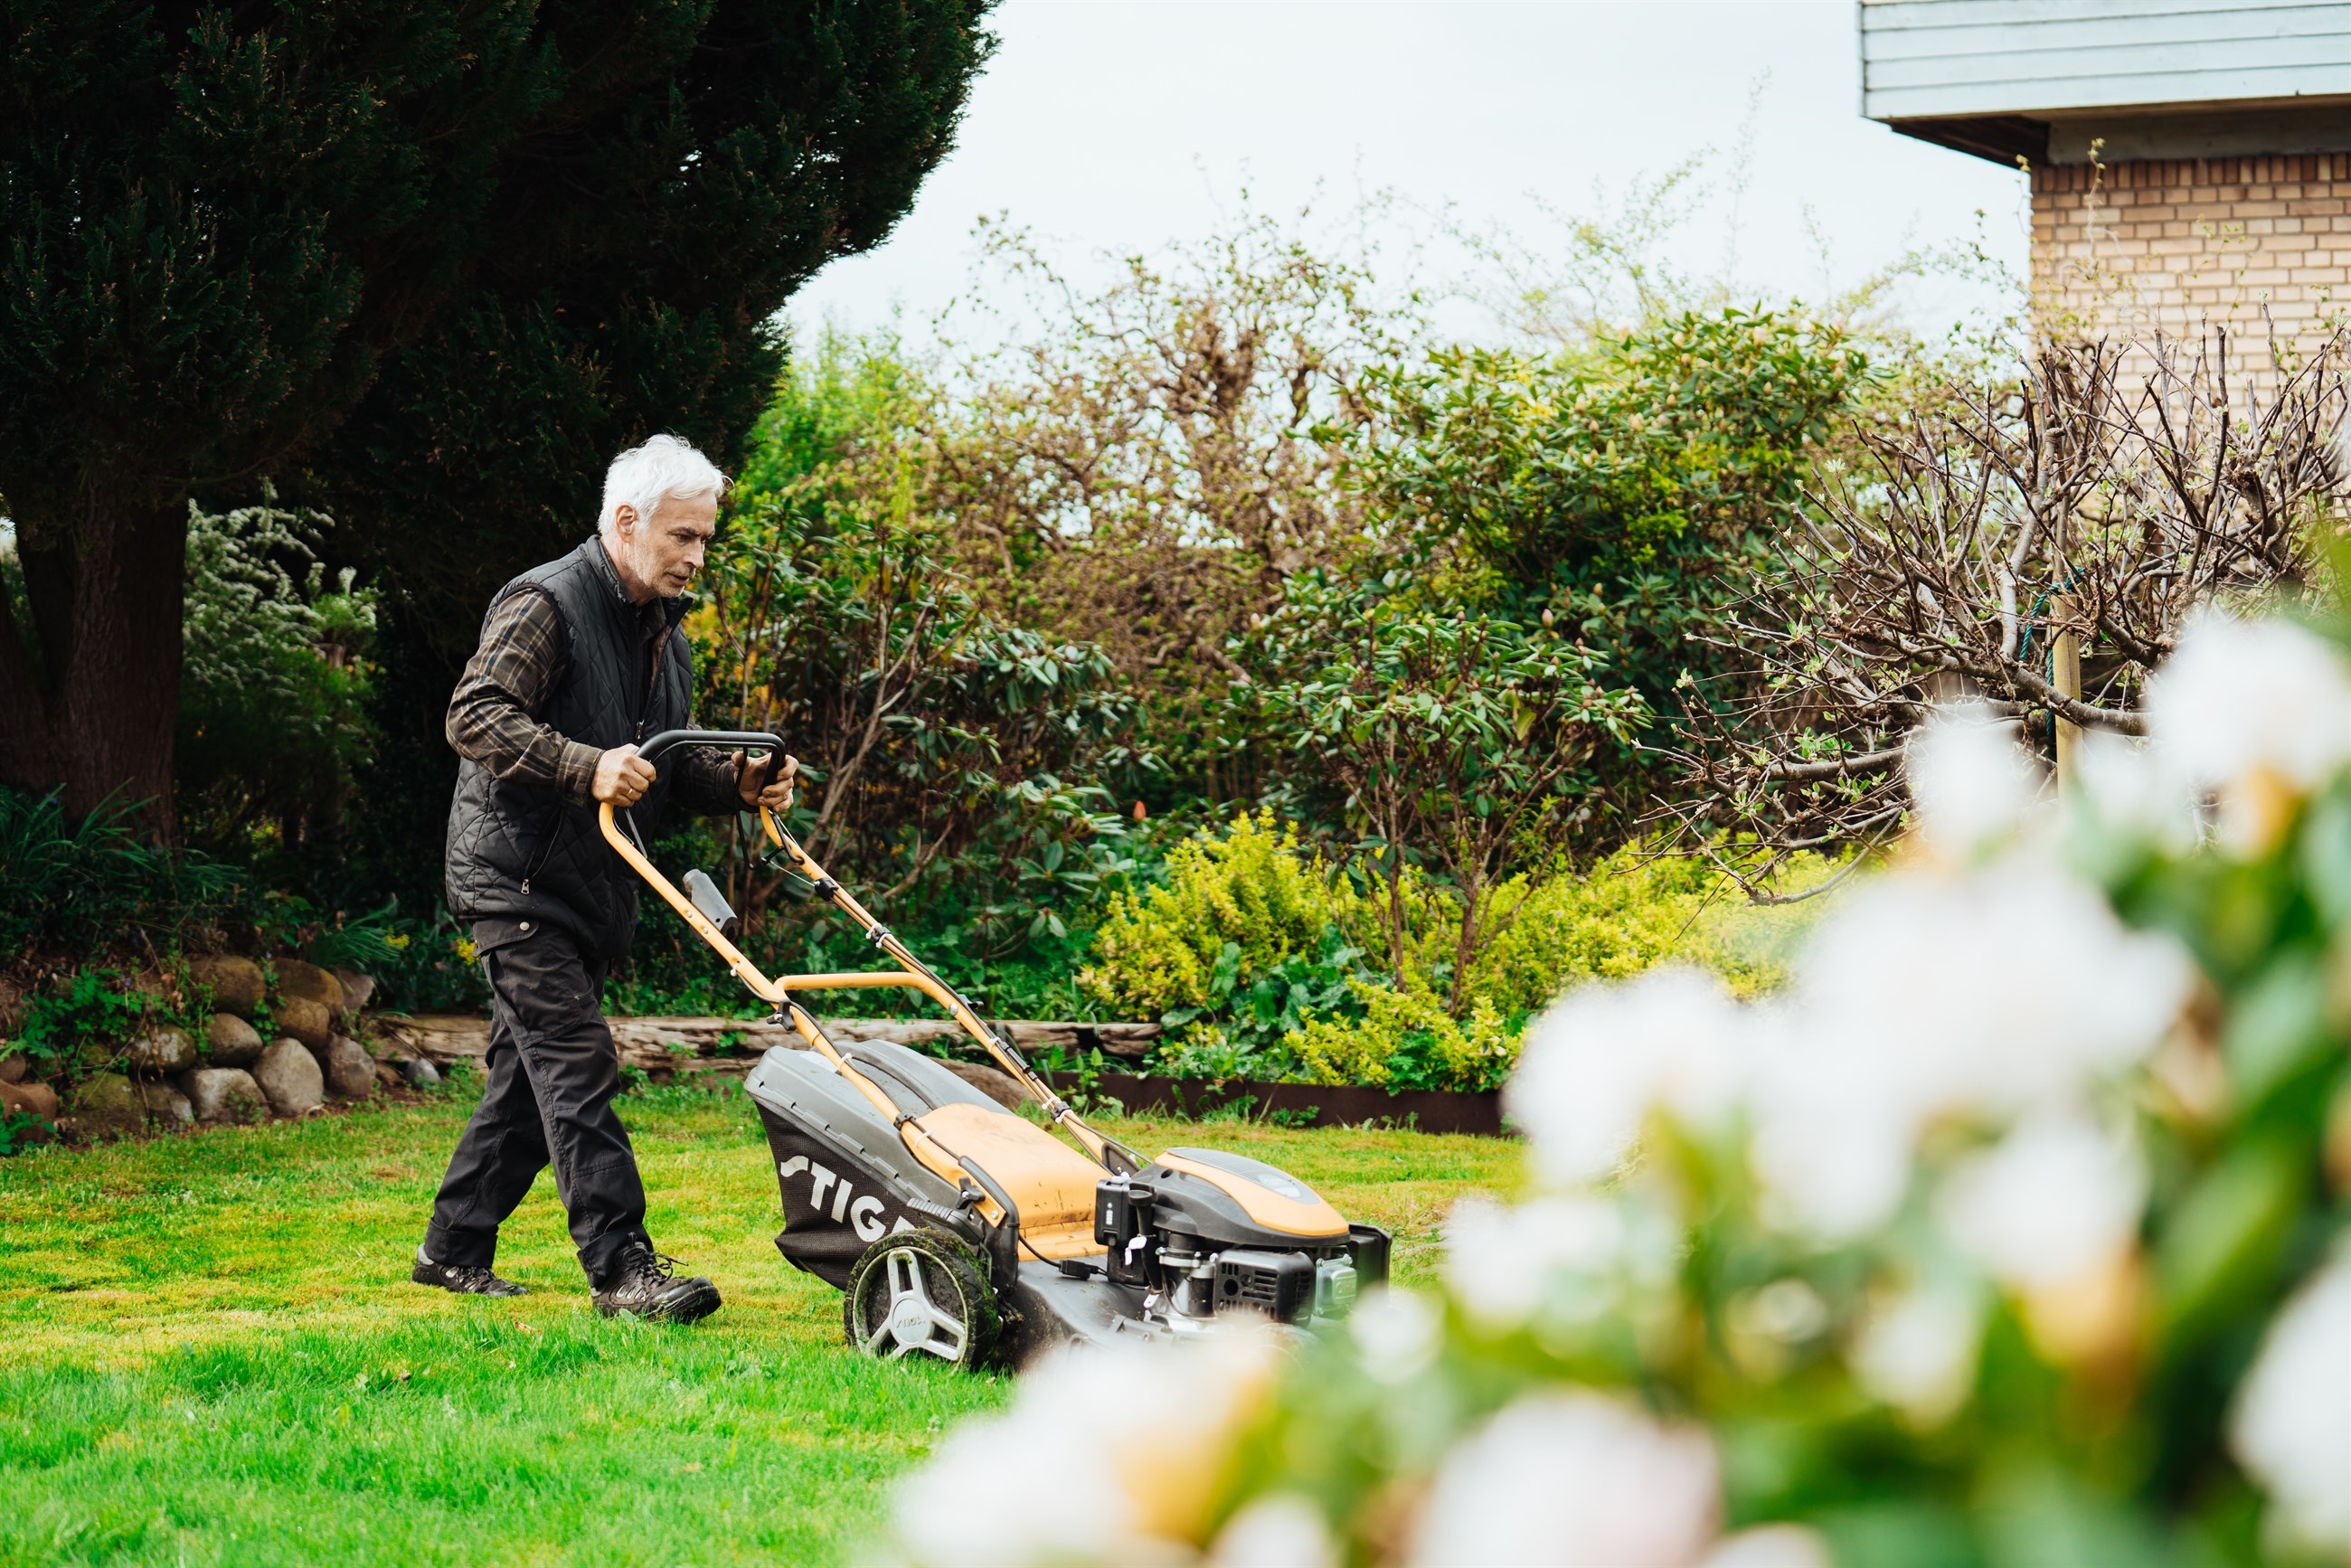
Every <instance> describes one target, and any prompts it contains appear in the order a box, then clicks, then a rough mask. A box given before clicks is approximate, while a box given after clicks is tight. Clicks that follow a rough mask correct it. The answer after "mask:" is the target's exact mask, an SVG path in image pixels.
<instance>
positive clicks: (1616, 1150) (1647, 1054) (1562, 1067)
mask: <svg viewBox="0 0 2351 1568" xmlns="http://www.w3.org/2000/svg"><path fill="white" fill-rule="evenodd" d="M1746 1029H1747V1020H1746V1019H1743V1018H1742V1016H1741V1013H1740V1009H1739V1007H1738V1006H1737V1004H1735V1003H1734V1002H1732V1001H1731V999H1730V998H1729V997H1728V996H1726V995H1725V994H1724V993H1723V990H1722V988H1721V986H1720V985H1719V984H1718V983H1717V982H1716V981H1715V980H1713V979H1712V978H1711V977H1708V976H1704V975H1700V974H1698V973H1697V972H1696V971H1694V970H1690V969H1686V968H1680V967H1667V968H1661V969H1655V970H1652V971H1650V972H1649V973H1648V974H1646V975H1644V976H1642V977H1639V978H1638V979H1635V980H1631V981H1627V982H1625V984H1623V985H1616V986H1589V987H1586V988H1583V989H1582V990H1579V991H1575V992H1573V993H1571V994H1570V995H1569V996H1567V997H1566V998H1563V999H1562V1000H1561V1001H1559V1002H1557V1003H1555V1004H1554V1005H1553V1006H1552V1008H1551V1009H1550V1010H1549V1011H1547V1012H1545V1013H1544V1014H1543V1015H1542V1016H1541V1018H1539V1019H1536V1020H1535V1021H1534V1022H1533V1023H1532V1024H1531V1025H1529V1026H1528V1029H1527V1032H1526V1040H1525V1045H1524V1047H1523V1049H1522V1050H1521V1052H1520V1059H1519V1066H1518V1070H1517V1071H1515V1072H1513V1073H1512V1074H1511V1075H1510V1082H1509V1083H1508V1084H1507V1085H1506V1086H1505V1087H1504V1089H1503V1096H1504V1103H1505V1107H1506V1109H1507V1110H1508V1111H1509V1113H1510V1119H1511V1120H1512V1121H1513V1122H1515V1123H1517V1124H1518V1125H1519V1127H1520V1130H1521V1131H1523V1132H1524V1133H1525V1134H1526V1135H1527V1138H1528V1141H1529V1144H1530V1145H1531V1152H1532V1155H1533V1157H1534V1163H1535V1166H1536V1168H1537V1170H1538V1171H1539V1172H1541V1174H1542V1175H1543V1176H1546V1177H1548V1178H1549V1179H1551V1180H1552V1181H1554V1182H1562V1183H1576V1182H1586V1181H1594V1180H1597V1179H1599V1178H1600V1177H1602V1176H1606V1175H1608V1174H1609V1172H1611V1171H1612V1170H1614V1169H1615V1168H1616V1166H1618V1165H1619V1164H1620V1163H1622V1162H1623V1160H1624V1159H1625V1155H1627V1154H1629V1153H1630V1152H1631V1150H1632V1147H1633V1144H1634V1141H1635V1139H1636V1138H1637V1137H1638V1136H1639V1134H1640V1131H1641V1123H1642V1120H1643V1118H1644V1117H1645V1116H1646V1115H1647V1113H1648V1112H1649V1110H1650V1108H1651V1107H1652V1106H1653V1105H1654V1104H1656V1103H1660V1102H1661V1101H1662V1102H1663V1103H1667V1104H1669V1105H1671V1106H1672V1107H1673V1108H1674V1109H1675V1110H1676V1111H1677V1112H1678V1113H1681V1114H1682V1115H1683V1117H1684V1118H1685V1119H1686V1120H1687V1121H1690V1122H1692V1123H1694V1124H1701V1125H1703V1124H1711V1123H1712V1122H1714V1121H1715V1120H1717V1119H1719V1116H1720V1115H1721V1114H1722V1113H1724V1112H1725V1111H1726V1110H1727V1109H1728V1108H1729V1106H1730V1105H1732V1104H1733V1103H1736V1100H1737V1097H1738V1093H1739V1090H1740V1085H1741V1082H1742V1079H1743V1073H1742V1070H1741V1066H1740V1064H1741V1061H1743V1059H1744V1056H1745V1054H1746V1052H1745V1050H1744V1047H1745V1044H1746V1040H1745V1031H1746Z"/></svg>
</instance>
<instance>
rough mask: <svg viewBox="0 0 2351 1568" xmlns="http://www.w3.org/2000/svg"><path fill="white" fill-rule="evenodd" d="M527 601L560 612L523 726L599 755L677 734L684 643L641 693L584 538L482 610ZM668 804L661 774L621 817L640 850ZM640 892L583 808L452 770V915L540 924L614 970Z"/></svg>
mask: <svg viewBox="0 0 2351 1568" xmlns="http://www.w3.org/2000/svg"><path fill="white" fill-rule="evenodd" d="M534 592H535V593H544V594H546V595H547V596H548V597H549V598H550V599H552V600H553V601H555V606H556V608H557V609H558V610H559V611H560V612H562V616H563V629H564V637H565V658H564V663H563V673H562V674H561V675H560V677H559V679H558V680H557V682H556V686H555V691H554V694H553V695H551V696H549V698H548V699H547V701H546V703H545V704H544V705H543V706H541V708H540V709H539V711H538V713H535V714H533V715H532V717H534V718H536V719H538V720H539V721H540V722H541V723H543V724H550V725H553V726H554V727H555V728H556V729H557V731H558V732H559V733H560V734H562V735H564V736H566V737H569V738H570V739H572V740H576V741H579V742H580V743H582V744H583V745H587V746H592V747H596V748H597V749H598V750H600V751H608V750H610V749H611V748H612V747H616V746H626V745H628V744H629V743H630V742H632V741H641V740H643V739H645V738H646V737H649V736H653V735H658V734H659V733H661V732H662V731H663V730H664V729H682V728H684V727H685V724H686V721H687V716H688V715H689V714H690V713H691V712H692V711H693V703H694V664H693V659H692V656H691V655H690V654H689V653H687V651H686V639H685V637H684V634H683V633H681V632H675V631H673V632H671V634H670V636H669V637H668V639H667V640H666V643H665V645H664V648H663V650H662V659H661V666H660V668H659V669H657V670H655V671H654V672H653V681H652V685H651V689H650V690H648V689H647V687H646V683H645V678H644V632H643V621H642V619H641V615H642V613H643V612H641V611H640V610H639V608H638V607H637V606H636V605H635V604H634V603H632V601H630V599H629V596H628V594H627V592H626V591H624V590H623V589H622V587H621V579H620V575H619V573H617V572H615V571H614V570H612V564H611V561H610V560H609V559H607V558H606V557H605V554H604V550H603V547H602V546H601V545H600V544H598V543H597V541H596V540H594V539H592V538H591V539H590V540H589V541H588V542H587V543H585V544H583V545H581V546H580V548H579V549H575V550H573V551H572V552H571V553H570V554H569V555H567V556H565V557H564V558H563V559H560V560H551V561H549V562H548V563H547V564H546V565H545V566H540V567H534V568H532V569H531V570H528V571H527V572H524V573H523V574H522V575H521V576H520V577H517V578H516V579H515V580H513V581H512V582H509V583H507V585H506V586H505V587H504V588H502V589H500V590H498V593H497V597H496V599H493V600H492V601H490V607H491V609H493V610H495V609H496V608H497V606H498V604H499V603H500V602H502V601H504V600H505V599H506V597H507V595H508V594H511V593H534ZM664 608H665V609H666V608H668V607H666V606H664ZM485 624H486V617H485ZM668 795H669V771H668V770H667V769H664V770H663V774H662V777H661V778H660V779H658V780H656V781H655V783H654V785H653V788H652V789H649V790H647V791H646V792H645V796H644V799H643V800H641V801H639V802H638V803H637V805H636V806H635V807H634V808H633V810H632V811H631V812H629V813H625V814H624V815H633V816H634V818H635V819H636V824H637V827H638V829H639V831H642V832H643V834H644V835H645V837H646V838H647V839H648V840H650V839H651V838H652V837H653V831H654V828H655V826H656V825H657V824H658V822H659V821H660V820H661V811H662V802H663V801H664V800H666V799H667V798H668ZM622 831H623V832H624V833H625V832H626V831H627V828H626V826H625V825H623V827H622ZM641 885H642V884H641V883H639V881H638V880H637V876H636V873H634V872H632V871H631V870H630V869H629V868H628V866H627V865H626V864H625V863H624V862H622V859H621V857H620V856H619V855H617V854H615V853H614V852H612V847H611V845H610V844H608V843H606V842H605V841H604V837H603V834H602V833H601V831H598V828H597V825H596V808H595V807H594V806H592V805H590V806H574V805H571V804H569V802H567V801H566V800H564V799H563V798H562V797H561V796H560V795H559V794H557V793H556V792H555V791H554V790H553V789H547V788H544V787H542V786H539V785H536V784H510V783H506V782H502V781H500V780H499V779H494V778H492V777H491V776H490V773H489V770H488V769H486V768H484V767H483V766H482V765H481V764H480V763H478V762H475V761H474V760H473V759H472V758H465V759H462V760H461V761H460V762H459V763H458V766H457V794H456V798H455V800H452V801H451V802H450V805H449V860H448V888H449V911H450V913H451V914H452V915H455V916H456V917H457V918H459V919H460V920H485V919H501V918H503V919H513V918H520V919H525V920H538V921H546V922H549V924H552V925H560V926H563V927H565V928H566V929H568V930H569V931H570V932H572V933H573V934H574V935H575V936H578V937H579V938H580V944H581V946H583V947H585V948H586V949H587V951H589V952H590V953H592V954H596V955H600V956H603V957H606V958H617V957H619V956H621V955H622V953H624V952H626V951H627V950H628V946H629V938H630V937H631V936H632V935H634V933H635V931H636V925H637V893H638V890H639V888H640V887H641Z"/></svg>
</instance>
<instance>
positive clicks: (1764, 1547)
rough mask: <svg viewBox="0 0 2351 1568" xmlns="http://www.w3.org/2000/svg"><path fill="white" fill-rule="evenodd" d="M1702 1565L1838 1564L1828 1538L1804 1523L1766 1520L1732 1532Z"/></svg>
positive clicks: (1778, 1567)
mask: <svg viewBox="0 0 2351 1568" xmlns="http://www.w3.org/2000/svg"><path fill="white" fill-rule="evenodd" d="M1699 1568H1836V1565H1835V1563H1834V1560H1833V1559H1832V1558H1831V1557H1830V1556H1829V1545H1828V1542H1825V1541H1823V1540H1822V1539H1821V1538H1820V1535H1819V1533H1818V1532H1817V1531H1810V1530H1807V1529H1805V1528H1804V1527H1803V1526H1802V1525H1801V1524H1765V1525H1759V1526H1757V1527H1756V1528H1755V1529H1753V1530H1742V1531H1740V1532H1739V1533H1738V1534H1736V1535H1729V1536H1725V1537H1723V1539H1722V1540H1721V1541H1720V1542H1719V1543H1717V1545H1716V1546H1715V1549H1714V1550H1713V1551H1711V1552H1708V1553H1707V1554H1706V1561H1705V1562H1704V1563H1701V1564H1700V1565H1699Z"/></svg>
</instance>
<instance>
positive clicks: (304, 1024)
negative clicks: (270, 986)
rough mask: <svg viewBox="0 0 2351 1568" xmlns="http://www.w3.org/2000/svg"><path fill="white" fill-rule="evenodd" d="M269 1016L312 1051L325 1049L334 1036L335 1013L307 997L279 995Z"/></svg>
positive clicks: (323, 1004)
mask: <svg viewBox="0 0 2351 1568" xmlns="http://www.w3.org/2000/svg"><path fill="white" fill-rule="evenodd" d="M270 1016H271V1017H272V1018H274V1019H277V1027H278V1029H280V1030H283V1031H284V1032H285V1033H287V1034H289V1035H292V1036H293V1037H294V1038H295V1039H296V1040H300V1041H301V1042H302V1043H303V1044H304V1045H307V1046H308V1047H309V1048H310V1049H311V1050H313V1051H324V1050H326V1049H327V1041H328V1040H331V1039H333V1038H334V1034H335V1015H334V1014H333V1013H331V1012H329V1011H328V1010H327V1004H326V1003H324V1002H320V1001H313V1000H312V999H311V998H308V997H279V998H277V1007H276V1009H273V1010H272V1011H271V1013H270Z"/></svg>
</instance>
